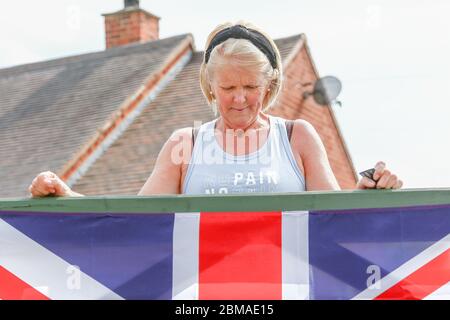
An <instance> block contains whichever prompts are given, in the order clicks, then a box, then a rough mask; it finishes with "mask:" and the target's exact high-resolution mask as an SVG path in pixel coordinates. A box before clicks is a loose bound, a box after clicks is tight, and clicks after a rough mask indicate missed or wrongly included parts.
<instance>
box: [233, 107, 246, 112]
mask: <svg viewBox="0 0 450 320" xmlns="http://www.w3.org/2000/svg"><path fill="white" fill-rule="evenodd" d="M231 109H232V110H234V111H237V112H242V111H244V110H245V109H247V107H245V108H231Z"/></svg>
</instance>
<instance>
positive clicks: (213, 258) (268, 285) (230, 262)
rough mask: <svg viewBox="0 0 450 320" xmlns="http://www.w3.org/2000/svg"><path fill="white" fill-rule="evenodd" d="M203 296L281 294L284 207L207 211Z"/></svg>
mask: <svg viewBox="0 0 450 320" xmlns="http://www.w3.org/2000/svg"><path fill="white" fill-rule="evenodd" d="M199 237H200V241H199V242H200V244H199V251H200V252H199V269H200V270H199V298H200V299H281V297H282V291H281V290H282V287H281V282H282V274H281V272H282V269H281V261H282V260H281V212H202V213H201V215H200V236H199Z"/></svg>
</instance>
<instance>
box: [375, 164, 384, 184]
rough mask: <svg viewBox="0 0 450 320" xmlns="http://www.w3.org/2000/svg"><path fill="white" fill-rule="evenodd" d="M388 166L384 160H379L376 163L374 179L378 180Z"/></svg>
mask: <svg viewBox="0 0 450 320" xmlns="http://www.w3.org/2000/svg"><path fill="white" fill-rule="evenodd" d="M385 168H386V164H385V163H384V162H383V161H378V162H377V164H376V165H375V172H374V173H373V179H374V180H375V181H378V180H379V179H380V177H381V176H382V175H383V173H384V169H385Z"/></svg>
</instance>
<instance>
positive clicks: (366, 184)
mask: <svg viewBox="0 0 450 320" xmlns="http://www.w3.org/2000/svg"><path fill="white" fill-rule="evenodd" d="M359 185H360V186H361V187H362V189H373V188H375V186H376V183H375V181H373V180H372V179H369V178H367V177H363V178H362V179H361V180H360V183H359Z"/></svg>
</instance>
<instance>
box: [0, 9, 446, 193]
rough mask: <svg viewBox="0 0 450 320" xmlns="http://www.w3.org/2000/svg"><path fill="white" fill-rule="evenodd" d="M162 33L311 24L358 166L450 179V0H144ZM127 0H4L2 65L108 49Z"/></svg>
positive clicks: (423, 180)
mask: <svg viewBox="0 0 450 320" xmlns="http://www.w3.org/2000/svg"><path fill="white" fill-rule="evenodd" d="M141 7H142V8H144V9H146V10H148V11H150V12H152V13H154V14H156V15H158V16H160V17H161V21H160V37H161V38H164V37H169V36H173V35H177V34H182V33H192V34H193V35H194V39H195V43H196V46H197V49H199V50H202V49H203V47H204V43H205V39H206V36H207V34H208V33H209V31H211V30H212V29H213V28H214V27H215V26H216V25H217V24H219V23H221V22H224V21H237V20H241V19H244V20H248V21H250V22H253V23H254V24H256V25H258V26H260V27H261V28H262V29H264V30H265V31H267V32H268V33H269V34H270V35H271V36H272V37H273V38H280V37H287V36H291V35H294V34H299V33H305V34H306V36H307V38H308V42H309V47H310V49H311V53H312V56H313V59H314V62H315V64H316V67H317V69H318V71H319V74H320V75H321V76H325V75H334V76H337V77H338V78H339V79H341V81H342V82H343V91H342V94H341V96H340V97H339V100H340V101H341V102H342V107H334V110H335V112H336V114H337V118H338V121H339V125H340V127H341V130H342V132H343V134H344V138H345V141H346V143H347V145H348V148H349V150H350V153H351V155H352V159H353V162H354V164H355V167H356V170H358V171H362V170H364V169H367V168H370V167H372V166H373V165H374V164H375V163H376V161H377V160H384V161H385V162H387V164H388V167H390V168H391V169H392V170H393V171H395V172H396V173H398V175H399V176H400V177H401V178H402V179H403V180H404V182H405V187H406V188H422V187H450V143H449V140H450V108H449V104H450V102H449V101H450V64H449V62H448V57H450V18H449V17H450V1H448V0H431V1H425V0H395V1H392V0H391V1H387V0H370V1H369V0H341V1H332V0H279V1H273V0H271V1H266V0H247V1H242V0H227V1H222V2H220V1H206V0H191V1H175V0H164V1H162V0H141ZM121 8H123V0H78V1H75V0H39V1H33V0H26V1H17V0H16V1H1V2H0V10H1V19H0V39H1V40H2V41H1V50H0V68H6V67H10V66H14V65H19V64H25V63H30V62H36V61H43V60H49V59H53V58H59V57H64V56H71V55H76V54H80V53H86V52H93V51H101V50H104V48H105V44H104V25H103V17H102V16H101V14H102V13H110V12H113V11H116V10H120V9H121Z"/></svg>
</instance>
